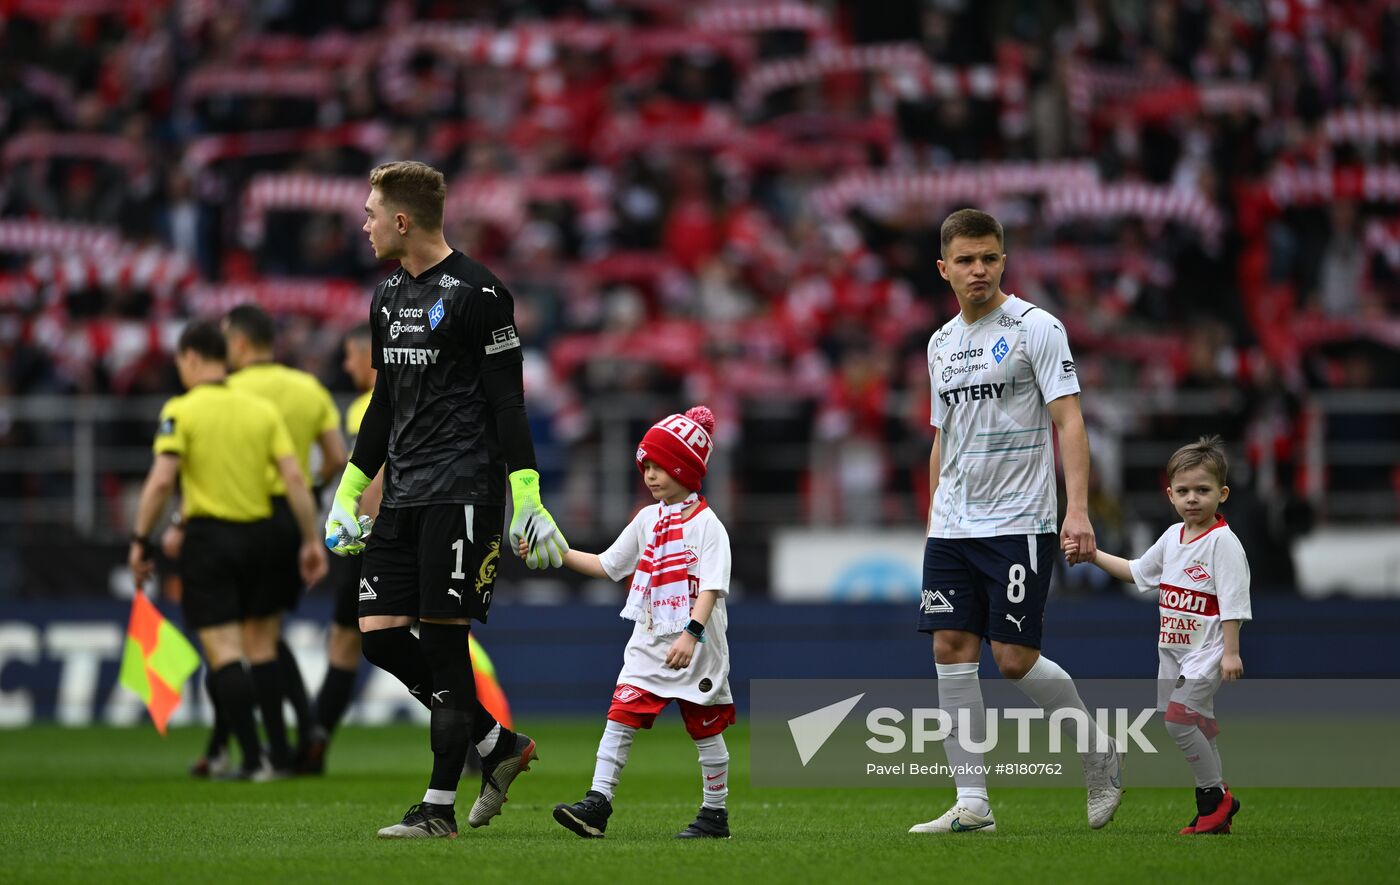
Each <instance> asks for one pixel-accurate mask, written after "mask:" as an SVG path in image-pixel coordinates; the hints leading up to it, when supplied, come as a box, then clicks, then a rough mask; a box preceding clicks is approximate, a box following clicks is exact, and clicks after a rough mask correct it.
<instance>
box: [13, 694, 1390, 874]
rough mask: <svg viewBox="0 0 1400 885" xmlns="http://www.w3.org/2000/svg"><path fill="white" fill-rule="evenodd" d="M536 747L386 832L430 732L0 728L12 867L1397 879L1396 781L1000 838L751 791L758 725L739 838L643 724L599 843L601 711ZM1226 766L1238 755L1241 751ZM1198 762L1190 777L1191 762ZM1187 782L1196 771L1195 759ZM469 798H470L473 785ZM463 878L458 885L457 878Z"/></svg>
mask: <svg viewBox="0 0 1400 885" xmlns="http://www.w3.org/2000/svg"><path fill="white" fill-rule="evenodd" d="M519 724H520V725H521V726H523V728H524V730H525V731H526V732H527V733H529V734H530V735H531V736H533V737H534V738H535V739H536V740H537V741H538V742H539V746H540V753H541V759H540V761H539V762H538V763H536V765H535V766H534V767H533V768H532V769H531V771H530V772H529V773H527V774H525V775H522V776H521V778H520V779H519V780H517V781H516V783H515V787H514V788H513V790H512V792H511V795H512V800H511V802H510V803H509V804H508V805H507V806H506V810H505V813H504V814H503V815H502V816H501V817H498V818H497V819H496V820H495V821H494V822H493V823H492V824H491V826H489V827H486V828H484V829H481V830H471V829H470V828H468V827H467V826H466V808H467V807H468V806H469V805H470V800H469V799H468V800H466V802H459V809H460V810H459V812H458V821H459V823H460V824H461V826H462V833H461V836H460V837H459V838H458V839H456V840H451V841H448V840H442V841H412V842H381V841H378V840H376V839H375V838H374V832H375V830H376V829H378V828H379V827H381V826H384V825H386V824H389V823H392V822H394V821H396V820H397V819H398V818H399V817H400V816H402V814H403V812H404V810H405V809H406V808H407V807H408V806H409V805H410V804H412V803H413V802H415V801H417V800H418V798H419V797H421V796H422V793H423V788H424V786H425V782H426V773H427V771H428V767H429V758H430V757H429V752H428V748H427V744H428V733H427V730H426V728H417V727H411V726H402V727H392V728H377V729H369V728H348V729H345V730H344V731H343V733H342V734H340V735H339V737H338V739H337V742H336V743H335V744H334V745H333V746H332V751H331V755H330V765H329V770H328V773H327V774H326V776H324V777H321V778H302V779H297V780H290V781H284V782H279V783H272V784H238V783H208V782H201V781H195V780H192V779H191V778H190V777H188V775H186V773H185V770H186V767H187V766H188V764H189V763H190V762H191V761H192V760H193V759H194V757H195V756H196V755H197V751H198V748H199V747H200V746H201V744H202V741H203V736H204V735H203V732H201V731H199V730H193V729H184V730H177V731H174V732H172V734H171V736H170V737H169V738H168V739H165V740H162V739H161V738H160V737H159V736H157V735H156V734H155V732H154V731H152V730H151V729H150V728H141V729H101V728H92V729H78V730H70V729H61V728H53V727H41V728H32V729H28V730H24V731H9V732H0V748H2V749H3V752H0V846H3V853H0V880H3V881H5V882H7V883H15V882H142V883H149V882H199V883H213V882H252V881H261V882H277V881H288V882H302V881H307V882H310V881H319V882H337V883H350V882H373V883H376V885H400V883H410V882H420V881H424V882H427V881H470V882H483V881H485V882H536V881H570V882H595V881H596V882H608V883H622V882H634V881H635V882H643V881H645V882H667V881H670V882H686V881H691V880H704V881H715V880H716V879H717V877H719V876H735V875H738V876H743V877H745V880H746V881H749V882H761V883H764V885H770V883H776V882H797V881H814V880H815V881H823V880H830V879H838V878H839V879H848V880H852V881H862V882H864V881H892V882H895V881H935V880H941V881H944V882H948V883H957V885H965V883H972V882H998V883H1003V885H1004V883H1007V882H1016V881H1036V882H1041V881H1066V882H1100V881H1101V882H1121V881H1123V880H1125V879H1126V878H1128V877H1130V876H1133V877H1146V878H1147V879H1149V880H1151V879H1159V878H1161V879H1165V878H1167V877H1170V878H1172V879H1174V880H1176V881H1186V882H1191V881H1210V882H1228V883H1237V882H1290V881H1293V882H1303V881H1313V882H1325V881H1326V882H1330V881H1348V880H1350V881H1363V882H1364V881H1381V880H1389V881H1395V876H1396V875H1397V870H1398V869H1400V790H1387V789H1349V790H1321V789H1311V790H1309V789H1291V790H1290V789H1250V788H1249V787H1248V785H1239V794H1240V798H1241V800H1242V801H1243V803H1244V808H1243V811H1242V812H1241V814H1240V816H1239V817H1238V818H1237V819H1236V824H1235V834H1234V835H1232V836H1229V837H1199V838H1191V837H1183V836H1177V835H1176V830H1177V829H1178V828H1179V827H1180V826H1181V825H1183V824H1184V823H1186V821H1187V820H1188V819H1189V818H1190V815H1191V808H1190V803H1191V792H1190V790H1189V788H1188V787H1185V786H1183V787H1182V788H1181V789H1176V790H1170V789H1146V788H1143V789H1136V790H1134V789H1132V784H1131V770H1130V771H1129V785H1128V786H1129V789H1128V792H1127V794H1126V796H1125V798H1124V801H1123V806H1122V808H1120V809H1119V811H1118V817H1117V819H1116V820H1115V821H1114V822H1113V823H1112V824H1110V825H1109V826H1108V828H1107V829H1105V830H1102V831H1100V832H1091V831H1090V830H1089V829H1088V826H1087V825H1086V824H1085V820H1084V794H1083V792H1082V791H1081V790H1065V789H1001V790H996V791H995V794H994V796H993V798H994V799H995V801H996V812H997V821H998V826H999V828H1000V832H998V833H994V834H970V835H967V836H959V837H930V836H911V835H908V834H906V832H905V830H907V829H908V827H909V826H910V825H911V824H913V823H916V822H919V821H923V820H927V819H929V818H932V817H934V816H936V815H938V814H940V813H941V812H942V811H943V810H944V809H945V808H946V807H947V805H948V804H949V802H950V801H951V798H952V796H951V793H950V791H946V790H945V791H938V792H934V791H921V790H915V789H869V790H836V789H830V790H823V789H789V790H776V789H755V788H753V787H751V786H750V785H749V778H748V735H747V731H746V729H744V728H742V727H739V728H734V729H731V730H730V732H729V733H728V743H729V749H730V754H731V757H732V763H731V767H732V774H731V792H730V800H729V804H730V826H731V829H732V830H733V832H734V838H733V839H732V840H731V841H728V842H701V843H696V842H677V841H676V840H675V839H674V838H672V837H673V835H674V834H675V833H676V832H677V831H679V830H680V829H681V828H682V827H683V826H685V824H687V823H688V822H689V821H690V820H691V819H692V818H693V816H694V814H695V810H696V808H697V807H698V805H699V800H700V785H699V781H700V774H699V766H698V765H697V764H696V761H695V748H694V745H693V744H691V743H690V741H689V739H688V738H687V737H686V736H685V732H684V730H683V729H682V728H681V725H680V721H679V718H678V717H676V716H675V715H674V714H668V715H667V716H663V717H662V719H661V720H660V721H659V722H658V724H657V728H656V729H654V730H653V731H651V732H643V733H642V734H640V735H639V736H638V738H637V742H636V744H635V745H634V746H633V750H632V758H631V761H630V763H629V764H628V767H627V769H626V770H625V771H624V772H623V775H622V783H621V786H620V789H619V792H618V797H617V802H616V810H615V812H614V814H613V818H612V821H611V823H610V825H609V829H608V836H607V838H606V839H604V840H591V841H585V840H582V839H579V838H578V837H576V836H574V835H573V834H572V833H569V832H567V831H565V830H564V829H563V828H561V827H560V826H558V825H557V824H556V823H555V822H554V821H553V819H552V818H551V817H550V809H552V808H553V806H554V804H555V803H556V802H561V801H570V802H572V801H575V800H577V799H578V798H580V797H581V796H582V795H583V792H584V791H585V790H586V789H587V788H588V783H589V779H590V776H591V774H592V770H593V752H594V748H595V745H596V741H597V739H598V736H599V734H600V733H601V730H602V725H603V723H602V720H601V719H598V720H596V721H594V720H587V721H580V720H549V721H543V720H526V721H524V722H522V723H519ZM1226 762H1227V765H1228V760H1226ZM1184 767H1185V766H1184V765H1183V769H1184ZM1182 774H1183V783H1185V778H1186V776H1187V775H1186V772H1185V771H1184V770H1183V772H1182ZM473 792H474V791H473ZM449 877H452V878H449Z"/></svg>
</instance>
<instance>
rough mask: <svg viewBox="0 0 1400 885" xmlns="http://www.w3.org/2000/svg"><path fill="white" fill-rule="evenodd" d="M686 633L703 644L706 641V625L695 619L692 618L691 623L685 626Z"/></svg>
mask: <svg viewBox="0 0 1400 885" xmlns="http://www.w3.org/2000/svg"><path fill="white" fill-rule="evenodd" d="M685 632H687V633H689V634H690V635H691V636H694V637H695V638H696V639H698V640H700V641H701V642H704V641H705V625H704V624H702V623H700V622H699V621H697V620H695V619H694V618H691V619H690V623H689V624H686V625H685Z"/></svg>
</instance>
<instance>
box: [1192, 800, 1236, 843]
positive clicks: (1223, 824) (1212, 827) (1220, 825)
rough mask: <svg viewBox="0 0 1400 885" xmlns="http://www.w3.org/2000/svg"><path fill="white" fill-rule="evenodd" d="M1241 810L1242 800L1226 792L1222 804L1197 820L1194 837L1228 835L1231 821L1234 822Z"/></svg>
mask: <svg viewBox="0 0 1400 885" xmlns="http://www.w3.org/2000/svg"><path fill="white" fill-rule="evenodd" d="M1239 810H1240V800H1238V799H1236V798H1235V797H1234V796H1233V795H1231V794H1230V791H1229V790H1225V791H1224V793H1223V795H1221V797H1220V804H1219V805H1217V806H1216V807H1215V810H1214V811H1212V812H1211V813H1210V814H1207V815H1202V816H1199V817H1198V818H1197V820H1196V827H1195V829H1194V831H1193V833H1194V835H1197V836H1202V835H1205V834H1207V833H1214V834H1217V835H1222V836H1223V835H1227V834H1229V832H1230V821H1232V820H1233V819H1234V817H1235V815H1236V814H1238V813H1239Z"/></svg>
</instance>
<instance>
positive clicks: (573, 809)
mask: <svg viewBox="0 0 1400 885" xmlns="http://www.w3.org/2000/svg"><path fill="white" fill-rule="evenodd" d="M611 816H612V803H611V802H609V801H608V797H607V796H604V795H603V794H602V793H599V792H598V791H597V790H589V791H588V792H587V793H586V794H584V797H583V799H582V800H581V801H579V802H575V803H574V804H573V805H565V804H564V803H562V802H561V803H559V804H558V805H556V806H554V819H555V820H557V821H559V823H560V824H562V825H563V826H564V827H566V828H567V829H570V830H573V831H574V832H575V833H578V834H579V835H580V836H582V837H583V838H585V839H601V838H603V833H604V832H605V831H606V830H607V828H608V818H609V817H611Z"/></svg>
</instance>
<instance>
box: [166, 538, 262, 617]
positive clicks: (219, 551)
mask: <svg viewBox="0 0 1400 885" xmlns="http://www.w3.org/2000/svg"><path fill="white" fill-rule="evenodd" d="M268 523H269V520H262V521H260V522H226V521H225V520H222V519H208V518H205V517H195V518H193V519H191V520H189V521H188V522H187V523H186V524H185V540H184V543H183V544H182V545H181V547H180V564H179V568H180V583H181V585H182V592H181V597H180V607H181V610H182V611H183V613H184V616H185V626H187V627H189V628H190V629H193V630H200V629H203V628H205V627H218V626H222V625H224V624H236V623H238V622H239V621H243V620H246V619H247V618H263V617H267V616H269V615H273V614H276V613H277V612H278V611H279V610H280V606H281V601H280V600H279V599H278V598H277V597H276V596H275V595H274V594H273V593H272V592H271V591H270V589H269V587H268V585H267V583H266V582H265V581H264V580H263V578H264V573H265V566H264V563H263V550H264V548H265V546H266V544H267V540H268V534H269V530H270V529H269V525H268Z"/></svg>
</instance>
